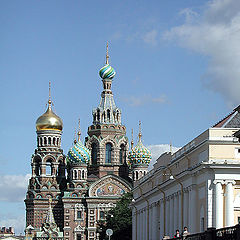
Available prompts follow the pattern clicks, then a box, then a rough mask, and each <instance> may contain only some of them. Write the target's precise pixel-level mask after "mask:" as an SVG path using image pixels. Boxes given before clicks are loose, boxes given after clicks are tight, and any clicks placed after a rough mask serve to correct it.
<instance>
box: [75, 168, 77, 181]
mask: <svg viewBox="0 0 240 240" xmlns="http://www.w3.org/2000/svg"><path fill="white" fill-rule="evenodd" d="M74 179H77V170H74Z"/></svg>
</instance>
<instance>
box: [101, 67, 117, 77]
mask: <svg viewBox="0 0 240 240" xmlns="http://www.w3.org/2000/svg"><path fill="white" fill-rule="evenodd" d="M99 75H100V77H101V78H102V79H113V78H114V76H115V75H116V72H115V70H114V69H113V67H111V66H110V65H109V64H106V65H105V66H104V67H102V68H101V69H100V71H99Z"/></svg>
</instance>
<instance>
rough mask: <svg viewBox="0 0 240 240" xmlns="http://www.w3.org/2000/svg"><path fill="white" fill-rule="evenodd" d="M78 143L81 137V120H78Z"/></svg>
mask: <svg viewBox="0 0 240 240" xmlns="http://www.w3.org/2000/svg"><path fill="white" fill-rule="evenodd" d="M77 135H78V142H79V141H80V136H81V129H80V118H79V119H78V133H77Z"/></svg>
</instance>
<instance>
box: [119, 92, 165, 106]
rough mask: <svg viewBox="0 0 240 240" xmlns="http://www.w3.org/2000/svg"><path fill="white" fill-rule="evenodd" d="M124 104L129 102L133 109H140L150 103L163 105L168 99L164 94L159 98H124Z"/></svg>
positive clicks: (145, 96) (147, 96) (146, 96)
mask: <svg viewBox="0 0 240 240" xmlns="http://www.w3.org/2000/svg"><path fill="white" fill-rule="evenodd" d="M123 101H124V102H127V103H128V104H129V105H130V106H132V107H139V106H143V105H146V104H149V103H156V104H163V103H166V102H167V97H166V96H165V95H164V94H162V95H160V96H159V97H152V96H151V95H147V94H145V95H142V96H130V97H125V98H123Z"/></svg>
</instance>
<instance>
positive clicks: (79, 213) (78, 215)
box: [77, 211, 82, 219]
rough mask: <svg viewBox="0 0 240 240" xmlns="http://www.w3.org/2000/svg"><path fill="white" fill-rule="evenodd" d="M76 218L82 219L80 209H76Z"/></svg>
mask: <svg viewBox="0 0 240 240" xmlns="http://www.w3.org/2000/svg"><path fill="white" fill-rule="evenodd" d="M77 219H82V211H77Z"/></svg>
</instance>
